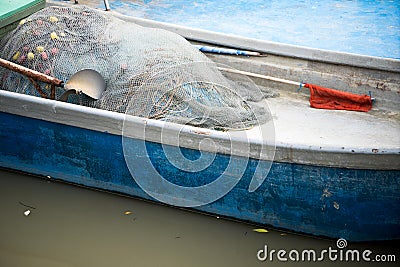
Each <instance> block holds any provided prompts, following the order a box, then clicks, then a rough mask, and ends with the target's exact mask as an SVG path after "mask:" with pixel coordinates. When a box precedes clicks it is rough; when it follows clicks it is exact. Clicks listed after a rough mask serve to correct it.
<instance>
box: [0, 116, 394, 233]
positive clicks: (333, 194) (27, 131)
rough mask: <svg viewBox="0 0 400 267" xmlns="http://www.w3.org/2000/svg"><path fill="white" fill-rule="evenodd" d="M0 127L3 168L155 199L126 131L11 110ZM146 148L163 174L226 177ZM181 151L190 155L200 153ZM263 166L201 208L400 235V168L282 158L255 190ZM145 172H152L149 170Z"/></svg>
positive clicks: (191, 180) (315, 229)
mask: <svg viewBox="0 0 400 267" xmlns="http://www.w3.org/2000/svg"><path fill="white" fill-rule="evenodd" d="M0 128H1V131H0V140H1V143H0V147H1V148H0V164H1V167H5V168H12V169H16V170H21V171H25V172H29V173H34V174H38V175H44V176H51V177H52V178H55V179H60V180H64V181H68V182H72V183H76V184H82V185H86V186H89V187H94V188H100V189H105V190H109V191H114V192H120V193H124V194H128V195H131V196H136V197H141V198H145V199H151V200H154V199H152V198H151V197H150V196H148V195H147V194H146V193H145V192H144V191H143V190H142V189H141V188H140V187H139V186H138V184H137V183H136V182H135V180H134V179H133V178H132V175H131V173H130V171H129V169H128V167H127V165H126V162H125V159H124V155H123V145H122V137H121V136H119V135H114V134H110V133H107V132H99V131H94V130H88V129H83V128H79V127H73V126H68V125H65V124H60V123H53V122H48V121H44V120H39V119H33V118H28V117H24V116H19V115H14V114H9V113H5V112H1V113H0ZM130 142H132V144H133V145H134V144H135V142H139V141H138V140H135V139H131V140H130ZM146 148H147V151H148V155H149V156H150V157H151V160H152V162H153V164H154V166H161V167H160V168H158V171H159V172H163V175H164V176H168V177H169V179H170V181H171V182H173V183H176V184H181V185H183V186H199V185H201V184H205V183H209V182H210V181H212V180H213V179H215V177H216V176H218V173H216V169H215V168H212V169H210V170H209V168H207V169H205V170H204V171H202V172H201V173H189V172H182V171H180V170H179V169H177V168H175V167H174V166H172V165H171V164H170V163H168V160H167V159H166V158H165V155H164V154H163V150H162V147H161V145H160V144H158V143H153V142H147V141H146ZM181 150H182V152H183V153H184V154H185V155H186V156H187V157H196V155H197V153H198V151H196V150H192V149H186V148H181ZM228 160H229V156H228V155H223V154H217V157H216V158H215V160H214V162H213V164H215V166H220V167H219V168H220V171H221V172H223V171H224V168H225V167H224V166H226V162H227V161H228ZM257 163H258V160H255V159H250V160H249V162H248V164H247V168H246V171H245V173H244V175H243V177H242V178H241V179H240V181H239V182H238V183H237V184H236V186H235V187H234V188H233V189H232V190H231V191H230V192H229V193H228V194H226V195H225V196H224V197H222V198H221V199H219V200H217V201H214V202H212V203H210V204H207V205H204V206H200V207H197V208H196V209H198V210H201V211H205V212H210V213H213V214H217V215H223V216H228V217H232V218H236V219H240V220H245V221H251V222H255V223H260V224H265V225H272V226H274V227H278V228H282V229H288V230H293V231H296V232H302V233H307V234H313V235H318V236H327V237H331V238H339V237H341V238H346V239H347V240H352V241H363V240H386V239H399V238H400V227H399V226H400V179H399V177H400V171H397V170H359V169H344V168H331V167H321V166H310V165H301V164H292V163H279V162H274V163H273V164H272V167H271V170H270V172H269V174H268V177H267V178H266V180H265V181H264V183H263V184H262V185H261V186H260V187H259V188H258V189H257V190H256V191H254V192H249V191H248V187H249V183H250V181H251V177H252V173H253V172H254V169H255V167H256V166H257ZM217 169H218V168H217ZM140 172H142V173H143V175H144V176H145V175H146V169H143V170H139V173H140ZM205 177H206V178H205Z"/></svg>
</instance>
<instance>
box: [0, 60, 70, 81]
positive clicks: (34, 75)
mask: <svg viewBox="0 0 400 267" xmlns="http://www.w3.org/2000/svg"><path fill="white" fill-rule="evenodd" d="M0 66H2V67H4V68H7V69H9V70H12V71H15V72H18V73H21V74H23V75H25V76H27V77H30V78H33V79H35V80H39V81H41V82H45V83H50V84H54V85H55V86H58V87H63V86H64V82H63V81H61V80H59V79H57V78H54V77H51V76H48V75H46V74H43V73H41V72H38V71H35V70H31V69H29V68H26V67H23V66H21V65H18V64H15V63H13V62H10V61H8V60H5V59H2V58H0Z"/></svg>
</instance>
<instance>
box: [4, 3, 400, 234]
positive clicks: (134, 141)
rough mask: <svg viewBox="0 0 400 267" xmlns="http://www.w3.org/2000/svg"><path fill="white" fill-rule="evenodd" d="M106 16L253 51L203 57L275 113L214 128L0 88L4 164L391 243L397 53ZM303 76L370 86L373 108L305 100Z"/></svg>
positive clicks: (290, 226) (398, 143)
mask: <svg viewBox="0 0 400 267" xmlns="http://www.w3.org/2000/svg"><path fill="white" fill-rule="evenodd" d="M108 12H111V13H110V15H112V16H116V17H118V18H120V19H122V20H124V21H127V22H134V23H136V24H139V25H142V26H146V27H151V28H162V29H166V30H169V31H172V32H175V33H177V34H179V35H181V36H183V37H185V38H186V39H188V40H190V42H192V43H193V44H195V45H200V46H218V47H223V48H229V49H231V50H232V49H234V50H240V51H251V52H252V53H256V54H255V55H244V56H243V55H227V54H216V53H210V54H207V56H208V57H209V58H210V59H212V60H213V61H214V62H217V63H220V64H223V67H224V68H227V69H229V70H232V74H233V75H239V76H240V75H242V76H243V75H244V76H248V77H251V79H252V80H253V81H254V82H255V83H256V84H258V85H259V86H260V88H265V87H269V88H274V89H275V90H277V91H278V92H279V94H280V95H279V96H278V97H272V98H267V99H265V100H262V101H264V102H263V103H264V105H265V106H268V107H269V110H270V112H271V118H272V120H269V121H267V122H265V123H263V124H261V125H257V126H254V127H251V128H249V129H243V130H240V131H229V130H228V131H218V130H216V129H207V128H201V127H195V126H190V125H185V124H177V123H172V122H166V121H160V120H156V119H150V118H143V117H137V116H133V115H129V114H124V113H118V112H113V111H107V110H101V109H97V108H91V107H86V106H80V105H76V104H71V103H66V102H61V101H57V100H52V99H44V98H40V97H36V96H30V95H24V94H19V93H15V92H9V91H5V90H0V117H1V119H0V125H1V131H0V140H1V146H0V147H1V149H0V164H1V167H2V168H8V169H13V170H18V171H23V172H27V173H32V174H36V175H41V176H43V177H44V178H45V179H56V180H62V181H67V182H71V183H74V184H77V185H84V186H88V187H92V188H97V189H102V190H107V191H111V192H117V193H122V194H126V195H129V196H134V197H139V198H143V199H147V200H151V201H155V202H162V203H167V204H170V205H175V206H180V207H186V208H189V209H193V210H198V211H201V212H206V213H209V214H213V215H215V216H224V217H228V218H233V219H237V220H242V221H248V222H252V223H256V224H260V225H264V226H266V227H275V228H278V229H283V230H289V231H293V232H297V233H304V234H311V235H315V236H323V237H329V238H345V239H346V240H349V241H367V240H390V239H399V238H400V227H399V226H400V179H399V178H400V138H399V132H400V119H399V112H400V110H399V106H400V105H399V103H400V94H399V92H400V75H399V74H400V61H399V60H396V59H386V58H376V57H369V56H360V55H354V54H346V53H340V52H332V51H325V50H318V49H311V48H305V47H298V46H292V45H285V44H279V43H272V42H268V41H261V40H255V39H250V38H243V37H240V36H234V35H227V34H220V33H215V32H208V31H204V30H199V29H191V28H185V27H182V26H177V25H172V24H167V23H160V22H155V21H151V20H145V19H139V18H132V17H127V16H123V15H120V14H117V13H115V12H113V11H108ZM228 51H229V50H228ZM220 66H222V65H220ZM291 81H297V82H291ZM306 82H312V83H313V84H321V85H323V86H326V87H331V88H337V89H340V90H342V91H347V92H351V93H356V94H365V93H368V92H370V94H371V95H372V97H373V98H374V99H375V101H374V106H373V108H372V110H371V111H369V112H368V113H366V112H355V111H348V110H328V109H315V108H311V107H310V103H309V98H310V93H309V92H308V89H306V88H302V86H301V85H304V84H306ZM297 83H298V85H294V84H297ZM299 86H300V88H299ZM298 89H299V90H298ZM182 162H184V163H183V164H182ZM185 164H186V165H185ZM188 164H189V165H190V164H192V165H193V166H187V165H188ZM204 164H206V165H204ZM183 165H185V166H183ZM203 165H204V166H203ZM216 181H218V182H216Z"/></svg>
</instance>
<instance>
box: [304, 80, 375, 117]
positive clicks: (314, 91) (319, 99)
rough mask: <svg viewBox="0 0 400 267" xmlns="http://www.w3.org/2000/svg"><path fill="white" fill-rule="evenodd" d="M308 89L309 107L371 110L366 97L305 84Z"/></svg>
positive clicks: (369, 100) (369, 98)
mask: <svg viewBox="0 0 400 267" xmlns="http://www.w3.org/2000/svg"><path fill="white" fill-rule="evenodd" d="M304 87H306V88H309V89H310V105H311V107H313V108H321V109H342V110H354V111H363V112H367V111H369V110H370V109H371V108H372V100H371V97H370V96H368V95H357V94H352V93H348V92H342V91H338V90H334V89H329V88H324V87H321V86H318V85H314V84H309V83H306V84H305V85H304Z"/></svg>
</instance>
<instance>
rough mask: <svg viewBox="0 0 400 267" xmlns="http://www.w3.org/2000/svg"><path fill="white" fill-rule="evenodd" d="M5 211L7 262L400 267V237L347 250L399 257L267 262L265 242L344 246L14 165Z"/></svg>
mask: <svg viewBox="0 0 400 267" xmlns="http://www.w3.org/2000/svg"><path fill="white" fill-rule="evenodd" d="M28 210H29V211H30V214H29V215H28V216H26V215H24V212H27V211H28ZM0 212H1V213H0V223H1V227H0V266H10V267H12V266H40V267H46V266H51V267H58V266H60V267H61V266H62V267H64V266H310V265H311V266H320V265H322V264H324V266H333V265H337V264H340V265H345V266H354V265H356V266H398V262H399V260H400V248H399V244H400V242H379V243H357V244H353V243H350V242H349V243H348V246H347V249H358V250H360V251H363V250H365V249H369V250H371V251H372V252H373V254H372V255H376V254H383V255H394V256H395V257H396V260H397V262H391V263H388V262H385V263H381V264H382V265H379V264H377V262H372V263H368V264H367V265H365V262H363V261H360V262H344V261H341V262H338V260H336V261H331V260H329V258H328V257H325V259H324V261H323V263H322V262H309V261H300V262H295V261H291V260H288V262H281V261H279V260H278V259H277V258H276V255H275V258H273V261H270V259H269V258H268V259H266V260H265V261H260V260H258V259H257V252H258V251H259V250H260V249H262V248H264V246H265V245H267V246H268V249H269V250H271V249H275V250H280V249H284V250H287V252H289V251H290V250H294V249H296V250H299V251H302V250H305V249H312V250H316V251H321V250H323V249H328V247H332V248H334V249H337V247H336V240H323V239H317V238H314V237H307V236H300V235H295V234H291V233H284V232H280V231H277V230H273V229H268V230H269V231H268V232H266V233H258V232H255V231H254V229H256V228H260V226H254V225H249V224H244V223H239V222H234V221H229V220H224V219H221V218H217V217H213V216H208V215H203V214H198V213H194V212H190V211H186V210H180V209H176V208H171V207H166V206H161V205H157V204H154V203H149V202H145V201H141V200H137V199H132V198H128V197H125V196H119V195H114V194H110V193H105V192H100V191H95V190H90V189H86V188H82V187H78V186H74V185H70V184H65V183H60V182H57V181H54V180H48V179H45V178H39V177H33V176H27V175H24V174H18V173H14V172H9V171H6V170H0ZM262 255H263V254H261V256H262ZM372 255H371V256H370V257H372ZM286 257H287V255H286ZM396 263H397V265H396Z"/></svg>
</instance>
